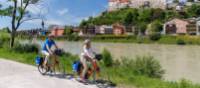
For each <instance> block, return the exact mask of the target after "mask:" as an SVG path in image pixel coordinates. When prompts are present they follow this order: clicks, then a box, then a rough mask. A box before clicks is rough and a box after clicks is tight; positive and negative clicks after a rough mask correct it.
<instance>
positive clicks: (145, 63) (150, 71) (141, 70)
mask: <svg viewBox="0 0 200 88" xmlns="http://www.w3.org/2000/svg"><path fill="white" fill-rule="evenodd" d="M132 64H133V70H134V73H136V74H138V75H146V76H148V77H152V78H161V77H162V75H163V74H164V70H163V69H162V68H161V65H160V63H159V62H158V61H157V60H155V59H154V58H153V57H152V56H144V57H137V58H136V59H135V60H133V63H132Z"/></svg>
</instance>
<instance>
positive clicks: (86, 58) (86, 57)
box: [80, 39, 96, 82]
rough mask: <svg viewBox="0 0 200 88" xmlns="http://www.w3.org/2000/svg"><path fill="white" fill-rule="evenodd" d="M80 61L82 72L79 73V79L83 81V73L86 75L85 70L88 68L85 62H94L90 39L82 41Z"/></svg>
mask: <svg viewBox="0 0 200 88" xmlns="http://www.w3.org/2000/svg"><path fill="white" fill-rule="evenodd" d="M80 61H81V63H82V65H83V71H82V74H81V81H82V82H86V81H85V75H86V73H87V70H88V65H87V62H90V63H94V62H96V60H95V52H94V51H93V50H92V47H91V41H90V40H89V39H87V40H85V42H84V46H83V52H82V53H81V58H80Z"/></svg>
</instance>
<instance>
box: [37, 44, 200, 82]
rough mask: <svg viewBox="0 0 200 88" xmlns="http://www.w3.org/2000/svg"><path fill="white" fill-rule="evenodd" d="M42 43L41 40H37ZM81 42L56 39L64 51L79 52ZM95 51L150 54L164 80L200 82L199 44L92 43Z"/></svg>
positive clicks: (130, 56) (123, 54)
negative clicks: (158, 63) (158, 62)
mask: <svg viewBox="0 0 200 88" xmlns="http://www.w3.org/2000/svg"><path fill="white" fill-rule="evenodd" d="M37 43H39V44H42V41H37ZM82 44H83V43H82V42H68V41H57V45H58V46H59V47H60V48H62V49H64V50H65V51H68V52H71V53H73V54H80V53H81V51H82V46H83V45H82ZM92 46H93V48H94V50H95V51H97V52H101V51H102V50H103V49H104V48H106V49H108V50H109V51H110V52H111V54H112V55H113V57H114V58H115V59H120V57H128V58H130V59H131V58H135V57H136V56H138V55H139V56H144V55H151V56H153V57H154V58H155V59H157V60H159V61H160V63H161V65H162V67H163V69H165V71H166V73H165V75H164V79H165V80H169V81H178V80H180V79H183V78H184V79H187V80H190V81H192V82H195V83H200V46H196V45H191V46H190V45H188V46H179V45H161V44H132V43H99V42H98V43H92Z"/></svg>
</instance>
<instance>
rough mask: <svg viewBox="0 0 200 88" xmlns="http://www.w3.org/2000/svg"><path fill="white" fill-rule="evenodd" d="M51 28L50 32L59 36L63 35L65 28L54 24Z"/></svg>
mask: <svg viewBox="0 0 200 88" xmlns="http://www.w3.org/2000/svg"><path fill="white" fill-rule="evenodd" d="M50 30H51V34H52V35H53V36H55V37H60V36H63V35H64V30H65V28H64V27H62V26H54V27H52V29H50Z"/></svg>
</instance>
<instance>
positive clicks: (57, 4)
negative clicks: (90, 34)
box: [0, 0, 108, 29]
mask: <svg viewBox="0 0 200 88" xmlns="http://www.w3.org/2000/svg"><path fill="white" fill-rule="evenodd" d="M107 2H108V0H43V1H42V2H40V3H39V4H37V5H31V6H30V7H29V8H28V10H29V12H31V13H32V14H33V16H36V15H38V14H39V13H40V14H42V16H44V18H45V24H46V25H51V24H57V25H78V24H79V23H80V21H81V20H83V19H87V18H88V17H89V16H96V15H99V14H100V13H101V12H102V11H105V10H106V7H107ZM0 3H2V4H4V5H7V2H6V0H0ZM10 21H11V19H10V18H8V17H0V28H3V27H7V26H10ZM40 24H41V20H39V19H38V20H32V21H28V22H26V23H24V24H23V25H22V26H21V27H20V29H30V28H39V27H41V25H40Z"/></svg>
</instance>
